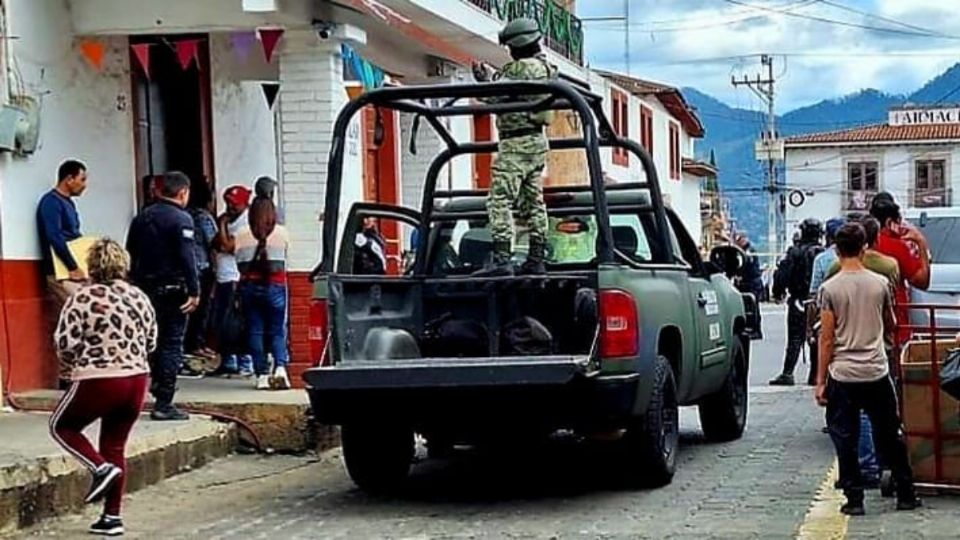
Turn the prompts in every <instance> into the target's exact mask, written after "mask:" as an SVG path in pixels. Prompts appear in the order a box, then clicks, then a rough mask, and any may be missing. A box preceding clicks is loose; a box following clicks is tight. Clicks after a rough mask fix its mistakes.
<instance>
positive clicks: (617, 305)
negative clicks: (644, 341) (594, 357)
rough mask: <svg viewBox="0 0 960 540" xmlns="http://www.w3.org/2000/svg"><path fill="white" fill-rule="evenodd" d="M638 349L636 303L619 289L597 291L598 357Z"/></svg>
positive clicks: (628, 353) (631, 353)
mask: <svg viewBox="0 0 960 540" xmlns="http://www.w3.org/2000/svg"><path fill="white" fill-rule="evenodd" d="M639 350H640V316H639V315H638V312H637V302H636V300H635V299H634V298H633V295H631V294H630V293H628V292H626V291H624V290H620V289H606V290H602V291H600V356H601V358H624V357H629V356H636V355H637V353H638V352H639Z"/></svg>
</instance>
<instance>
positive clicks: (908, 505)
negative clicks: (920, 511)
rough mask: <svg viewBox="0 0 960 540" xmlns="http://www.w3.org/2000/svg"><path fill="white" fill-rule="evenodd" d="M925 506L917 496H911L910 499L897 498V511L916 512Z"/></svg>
mask: <svg viewBox="0 0 960 540" xmlns="http://www.w3.org/2000/svg"><path fill="white" fill-rule="evenodd" d="M921 506H923V500H922V499H921V498H920V497H917V496H916V495H911V496H910V497H904V498H902V499H901V498H899V497H897V510H906V511H908V510H916V509H917V508H920V507H921Z"/></svg>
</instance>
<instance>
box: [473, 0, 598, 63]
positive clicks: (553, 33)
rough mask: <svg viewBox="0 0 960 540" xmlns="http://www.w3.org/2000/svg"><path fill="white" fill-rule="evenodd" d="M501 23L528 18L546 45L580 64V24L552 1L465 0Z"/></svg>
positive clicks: (554, 0)
mask: <svg viewBox="0 0 960 540" xmlns="http://www.w3.org/2000/svg"><path fill="white" fill-rule="evenodd" d="M466 1H467V2H469V3H471V4H473V5H475V6H477V7H478V8H480V9H482V10H484V11H486V12H487V13H489V14H491V15H493V16H494V17H496V18H498V19H500V20H501V21H503V22H507V21H512V20H513V19H519V18H520V17H529V18H531V19H533V20H535V21H537V22H538V23H540V29H541V30H542V31H543V35H544V43H545V44H546V46H547V47H548V48H549V49H551V50H553V51H555V52H557V53H559V54H561V55H563V56H564V57H566V58H567V59H568V60H571V61H573V62H576V63H577V64H578V65H581V66H582V65H583V24H582V23H581V21H580V19H578V18H577V17H576V16H575V15H574V14H573V13H570V12H569V11H567V10H566V9H565V8H564V7H563V6H561V5H560V4H558V3H557V2H556V0H466Z"/></svg>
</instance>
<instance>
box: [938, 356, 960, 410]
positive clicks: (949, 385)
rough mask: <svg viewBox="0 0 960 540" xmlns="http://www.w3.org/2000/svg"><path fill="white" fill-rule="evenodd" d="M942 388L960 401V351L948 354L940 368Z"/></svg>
mask: <svg viewBox="0 0 960 540" xmlns="http://www.w3.org/2000/svg"><path fill="white" fill-rule="evenodd" d="M940 388H941V389H942V390H943V391H944V392H946V393H947V394H949V395H950V396H951V397H952V398H954V399H960V349H953V350H951V351H950V352H948V353H947V359H946V361H944V362H943V365H941V366H940Z"/></svg>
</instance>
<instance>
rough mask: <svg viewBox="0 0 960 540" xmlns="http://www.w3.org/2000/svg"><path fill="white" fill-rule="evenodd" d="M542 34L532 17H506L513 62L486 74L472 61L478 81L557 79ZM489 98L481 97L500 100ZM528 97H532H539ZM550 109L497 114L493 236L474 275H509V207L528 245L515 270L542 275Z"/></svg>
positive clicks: (490, 207) (504, 38)
mask: <svg viewBox="0 0 960 540" xmlns="http://www.w3.org/2000/svg"><path fill="white" fill-rule="evenodd" d="M542 37H543V35H542V34H541V32H540V27H539V26H538V25H537V22H536V21H534V20H532V19H526V18H521V19H515V20H513V21H510V22H509V23H508V24H507V25H506V26H505V27H504V28H503V30H502V31H501V32H500V44H501V45H506V46H507V47H509V49H510V56H512V57H513V61H512V62H509V63H507V64H506V65H504V66H503V68H502V69H501V70H500V71H498V72H496V73H491V70H490V69H489V67H488V66H486V65H485V64H474V66H473V73H474V78H476V80H477V81H481V82H483V81H489V80H499V79H505V80H520V81H536V80H550V79H555V78H556V77H557V67H556V66H554V65H552V64H550V63H549V62H547V58H546V55H544V53H543V51H542V50H541V48H540V40H541V38H542ZM503 99H504V98H493V99H489V100H485V101H503ZM527 99H529V100H531V101H536V100H539V99H542V97H541V96H532V97H528V98H527ZM551 119H552V114H551V112H550V111H539V112H517V113H505V114H501V115H498V116H497V131H498V132H499V134H500V145H499V148H498V154H497V157H496V159H495V160H494V162H493V167H492V169H493V171H492V173H493V179H492V182H491V186H490V197H489V199H488V202H487V214H488V216H489V219H490V232H491V234H492V236H493V257H492V259H491V260H490V261H489V263H488V264H487V265H486V267H485V268H484V269H483V270H482V271H481V272H479V273H478V274H483V275H488V276H506V275H512V274H513V266H512V263H511V260H510V258H511V253H512V247H511V246H512V243H513V209H514V208H516V209H517V210H518V214H519V217H520V218H521V219H523V220H525V221H526V222H527V224H528V226H529V228H530V249H529V251H528V253H527V261H526V262H525V263H524V264H523V266H521V268H520V272H521V273H525V274H543V273H546V267H545V266H544V257H545V254H546V243H547V206H546V204H545V203H544V201H543V179H542V174H543V169H544V167H545V165H546V157H547V151H548V150H549V144H548V142H547V137H546V135H545V134H544V127H546V126H547V124H549V123H550V120H551Z"/></svg>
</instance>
